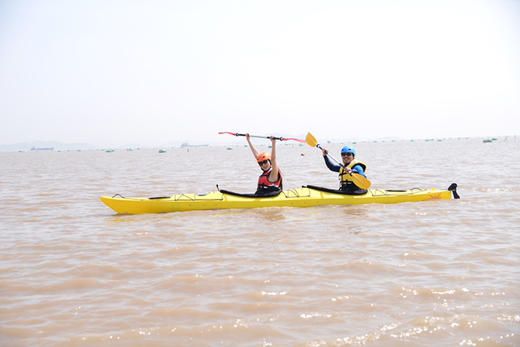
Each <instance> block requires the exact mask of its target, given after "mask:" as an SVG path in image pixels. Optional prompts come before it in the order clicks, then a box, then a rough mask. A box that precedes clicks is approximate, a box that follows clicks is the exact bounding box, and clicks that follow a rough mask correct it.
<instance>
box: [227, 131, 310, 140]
mask: <svg viewBox="0 0 520 347" xmlns="http://www.w3.org/2000/svg"><path fill="white" fill-rule="evenodd" d="M219 134H229V135H233V136H247V134H240V133H232V132H229V131H221V132H219ZM249 137H257V138H261V139H271V138H273V139H275V140H278V141H289V140H292V141H298V142H305V140H301V139H296V138H294V137H275V136H262V135H249Z"/></svg>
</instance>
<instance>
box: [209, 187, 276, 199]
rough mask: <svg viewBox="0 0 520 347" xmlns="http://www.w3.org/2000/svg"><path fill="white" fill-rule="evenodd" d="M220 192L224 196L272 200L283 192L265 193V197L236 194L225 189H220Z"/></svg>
mask: <svg viewBox="0 0 520 347" xmlns="http://www.w3.org/2000/svg"><path fill="white" fill-rule="evenodd" d="M219 192H221V193H222V194H227V195H233V196H240V197H243V198H272V197H275V196H278V195H280V193H281V192H282V191H281V190H277V191H274V192H269V193H265V194H264V195H257V194H242V193H235V192H232V191H229V190H225V189H219Z"/></svg>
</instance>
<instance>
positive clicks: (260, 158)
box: [256, 152, 271, 163]
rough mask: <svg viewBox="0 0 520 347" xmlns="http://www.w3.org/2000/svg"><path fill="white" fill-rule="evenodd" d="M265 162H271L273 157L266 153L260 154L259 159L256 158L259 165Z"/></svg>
mask: <svg viewBox="0 0 520 347" xmlns="http://www.w3.org/2000/svg"><path fill="white" fill-rule="evenodd" d="M264 160H269V161H271V155H270V154H269V153H266V152H264V153H260V154H259V155H258V157H256V161H257V162H259V163H260V162H262V161H264Z"/></svg>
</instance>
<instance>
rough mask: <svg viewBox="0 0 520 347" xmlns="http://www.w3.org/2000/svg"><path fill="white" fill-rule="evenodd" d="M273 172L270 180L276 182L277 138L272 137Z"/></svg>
mask: <svg viewBox="0 0 520 347" xmlns="http://www.w3.org/2000/svg"><path fill="white" fill-rule="evenodd" d="M271 144H272V148H271V167H272V168H273V170H271V173H270V174H269V181H270V182H276V181H277V180H278V163H277V162H276V139H275V138H274V137H271Z"/></svg>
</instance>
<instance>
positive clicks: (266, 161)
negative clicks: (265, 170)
mask: <svg viewBox="0 0 520 347" xmlns="http://www.w3.org/2000/svg"><path fill="white" fill-rule="evenodd" d="M268 162H269V160H264V161H259V162H258V165H260V166H262V165H264V164H267V163H268Z"/></svg>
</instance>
